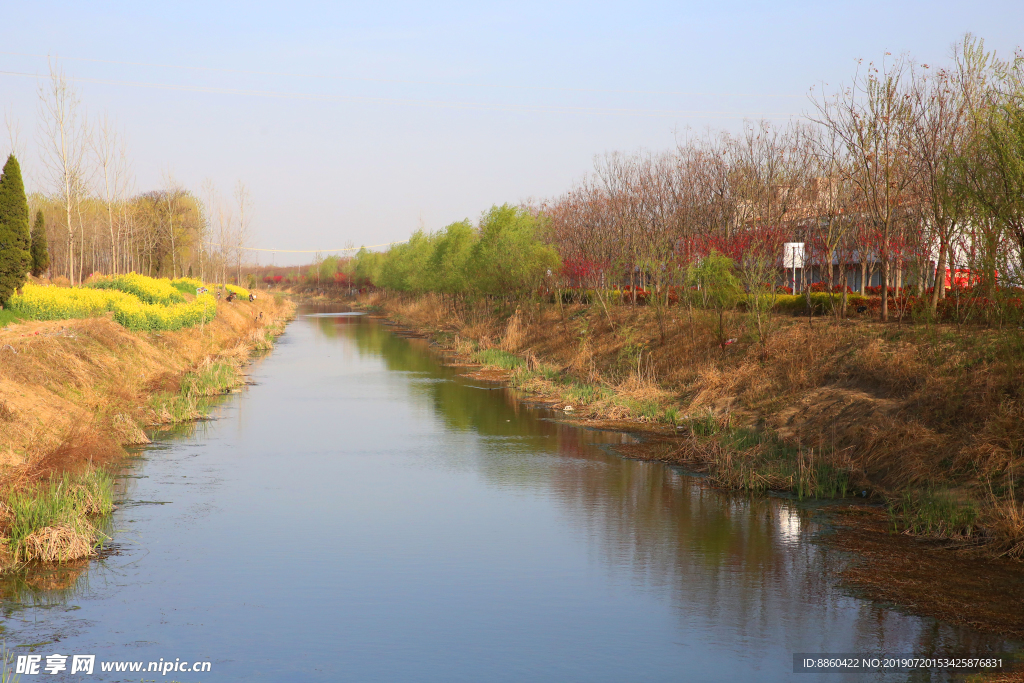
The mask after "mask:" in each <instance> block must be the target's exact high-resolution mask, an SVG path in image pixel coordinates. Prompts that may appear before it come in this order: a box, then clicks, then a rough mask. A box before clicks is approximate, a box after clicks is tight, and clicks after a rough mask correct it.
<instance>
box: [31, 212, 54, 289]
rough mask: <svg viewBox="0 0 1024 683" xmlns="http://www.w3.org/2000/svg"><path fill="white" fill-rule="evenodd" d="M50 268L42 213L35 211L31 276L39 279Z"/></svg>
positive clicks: (48, 249)
mask: <svg viewBox="0 0 1024 683" xmlns="http://www.w3.org/2000/svg"><path fill="white" fill-rule="evenodd" d="M49 268H50V248H49V246H48V245H47V242H46V221H45V220H43V212H42V211H36V221H35V223H33V224H32V274H33V275H35V276H36V277H39V276H40V275H42V274H43V273H45V272H46V271H47V270H49Z"/></svg>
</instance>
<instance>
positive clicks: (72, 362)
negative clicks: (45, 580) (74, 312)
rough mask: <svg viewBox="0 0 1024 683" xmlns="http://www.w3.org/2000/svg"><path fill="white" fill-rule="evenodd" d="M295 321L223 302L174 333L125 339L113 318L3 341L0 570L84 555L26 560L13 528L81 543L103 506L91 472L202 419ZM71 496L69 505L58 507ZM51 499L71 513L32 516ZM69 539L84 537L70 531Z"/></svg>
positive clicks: (281, 302) (17, 331)
mask: <svg viewBox="0 0 1024 683" xmlns="http://www.w3.org/2000/svg"><path fill="white" fill-rule="evenodd" d="M294 309H295V307H294V304H292V303H291V302H289V301H287V300H285V299H284V298H282V297H274V296H260V297H258V298H257V299H256V300H255V301H253V302H249V301H242V300H237V301H233V302H227V301H223V302H221V303H220V304H219V305H218V306H217V314H216V317H215V318H214V319H213V320H212V321H210V322H208V323H206V324H203V325H197V326H195V327H191V328H187V329H182V330H178V331H164V332H132V331H129V330H127V329H125V328H124V327H122V326H121V325H119V324H117V323H116V322H114V320H113V319H112V317H111V316H110V314H107V315H105V316H101V317H94V318H83V319H72V320H61V321H47V322H27V321H26V322H21V323H16V324H11V325H7V326H6V327H4V328H3V329H0V513H2V514H0V529H2V532H3V535H4V537H5V538H7V539H9V541H10V539H12V538H15V537H17V538H18V539H19V543H17V544H15V543H12V542H8V548H7V550H8V552H7V553H6V557H5V558H4V557H0V560H6V562H7V563H10V562H12V561H14V560H16V559H19V558H20V559H51V560H52V559H56V560H65V559H73V557H74V556H76V555H77V556H81V554H82V553H89V552H91V548H90V547H88V545H89V544H87V543H86V544H85V545H83V543H82V542H77V543H76V548H77V550H76V551H75V552H70V553H69V552H66V551H67V548H63V549H62V547H61V544H62V543H64V544H66V540H67V539H66V538H64V539H63V540H61V541H59V542H58V541H57V540H56V539H53V542H52V543H49V544H48V545H47V544H45V543H43V544H42V545H41V546H40V548H39V549H38V550H39V551H38V552H30V553H25V552H23V551H24V549H25V548H24V544H23V543H21V542H20V540H23V538H24V537H25V536H27V535H31V534H32V533H33V530H28V529H20V528H19V529H12V528H11V527H12V525H13V526H18V525H20V524H21V523H22V518H23V517H25V516H28V517H33V516H40V517H53V518H59V519H60V522H61V523H60V524H56V525H50V526H55V527H66V529H65V532H66V533H63V534H59V535H63V536H64V537H67V536H75V537H76V538H78V540H79V541H82V539H84V538H86V537H88V536H89V535H90V534H91V532H90V531H89V529H84V526H85V525H87V521H85V520H84V519H80V518H81V517H83V515H84V516H88V515H94V514H96V513H97V512H103V511H105V509H109V506H110V501H109V500H106V498H108V496H107V495H106V494H105V493H104V491H105V490H107V489H108V488H109V484H108V482H106V481H105V480H104V475H103V474H102V473H97V471H96V469H95V466H97V465H102V464H104V463H106V462H109V461H111V460H114V459H116V458H118V457H120V456H121V455H123V454H124V450H123V447H124V446H129V445H134V444H139V443H145V442H147V441H148V439H147V437H146V434H145V432H144V429H145V428H149V427H152V426H157V425H162V424H173V423H175V422H181V421H185V420H190V419H195V418H198V417H201V416H202V408H203V403H204V401H205V399H206V397H208V396H211V395H214V394H217V393H223V392H224V391H226V390H229V389H230V388H231V387H232V386H235V385H236V384H237V383H239V381H240V372H239V370H240V368H241V367H242V365H243V364H244V363H245V362H246V361H247V360H248V359H249V357H250V354H251V353H252V352H253V351H257V350H263V349H269V348H270V347H271V345H272V343H273V339H274V337H275V336H276V335H277V334H279V333H280V332H281V331H282V330H283V329H284V324H285V322H286V321H287V320H288V319H289V318H290V317H291V316H292V315H293V314H294ZM54 482H56V483H54ZM69 488H70V489H74V490H75V491H77V492H78V493H77V494H76V495H75V496H72V498H73V500H71V501H65V500H63V499H64V498H65V497H66V496H63V492H64V491H66V490H67V489H69ZM51 489H54V490H56V491H61V492H62V495H61V496H59V499H60V501H61V502H60V503H59V505H63V506H64V507H66V508H68V509H66V510H62V511H61V510H58V511H53V510H50V509H47V510H45V511H44V510H37V509H35V508H38V507H39V506H42V505H43V502H42V501H44V500H45V501H49V502H47V503H46V506H49V505H50V503H53V504H54V505H58V503H54V496H53V495H50V494H51V493H53V492H52V491H51ZM26 507H28V508H32V509H28V510H26V509H25V508H26ZM44 507H45V506H44ZM65 518H66V519H65ZM37 526H40V525H37ZM43 526H45V525H43ZM77 527H83V529H84V531H86V533H84V534H82V533H75V534H72V533H71V532H70V531H68V530H69V529H75V528H77ZM83 529H77V530H78V531H82V530H83ZM51 535H53V534H51ZM36 540H39V539H36ZM14 545H19V547H20V549H16V548H14V547H12V546H14ZM42 546H47V548H48V549H47V548H44V547H42ZM12 553H13V554H14V555H15V557H12V556H11V555H12ZM0 554H2V553H0ZM21 555H24V556H25V557H21ZM3 563H4V562H3V561H0V564H3Z"/></svg>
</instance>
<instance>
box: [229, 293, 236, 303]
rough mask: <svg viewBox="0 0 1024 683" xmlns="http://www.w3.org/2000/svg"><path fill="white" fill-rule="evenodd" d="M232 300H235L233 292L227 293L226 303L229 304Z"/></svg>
mask: <svg viewBox="0 0 1024 683" xmlns="http://www.w3.org/2000/svg"><path fill="white" fill-rule="evenodd" d="M234 300H235V293H234V292H228V303H231V302H232V301H234Z"/></svg>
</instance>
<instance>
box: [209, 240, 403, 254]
mask: <svg viewBox="0 0 1024 683" xmlns="http://www.w3.org/2000/svg"><path fill="white" fill-rule="evenodd" d="M408 241H409V240H400V241H398V242H387V243H385V244H369V245H362V246H359V247H345V248H343V249H263V248H257V247H239V246H236V245H233V244H228V245H224V244H220V243H219V242H206V243H205V244H206V246H208V247H220V248H221V249H244V250H245V251H272V252H275V253H282V254H331V253H334V252H336V251H356V250H359V249H377V248H379V247H390V246H392V245H394V244H405V243H406V242H408Z"/></svg>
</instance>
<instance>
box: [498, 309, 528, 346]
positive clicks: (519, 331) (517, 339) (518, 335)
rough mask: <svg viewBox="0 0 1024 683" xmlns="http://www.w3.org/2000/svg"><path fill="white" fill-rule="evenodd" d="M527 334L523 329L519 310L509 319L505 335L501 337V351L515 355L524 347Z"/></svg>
mask: <svg viewBox="0 0 1024 683" xmlns="http://www.w3.org/2000/svg"><path fill="white" fill-rule="evenodd" d="M525 338H526V332H525V330H524V329H523V325H522V320H521V318H520V314H519V309H518V308H517V309H516V312H515V313H514V314H513V315H512V317H511V318H509V319H508V323H507V324H506V325H505V333H504V334H503V335H502V336H501V347H500V348H501V350H502V351H508V352H509V353H515V352H516V351H518V350H519V349H520V347H522V345H523V340H524V339H525Z"/></svg>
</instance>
